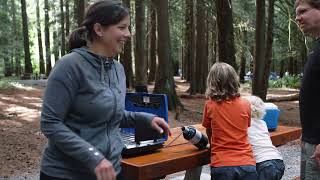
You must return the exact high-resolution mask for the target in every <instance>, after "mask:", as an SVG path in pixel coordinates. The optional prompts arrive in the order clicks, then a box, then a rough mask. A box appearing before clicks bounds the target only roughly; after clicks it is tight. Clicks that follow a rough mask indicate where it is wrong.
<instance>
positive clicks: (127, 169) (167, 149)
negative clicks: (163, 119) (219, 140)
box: [122, 124, 301, 180]
mask: <svg viewBox="0 0 320 180" xmlns="http://www.w3.org/2000/svg"><path fill="white" fill-rule="evenodd" d="M193 126H194V127H196V128H197V129H198V130H200V131H201V132H203V133H205V128H203V127H202V126H201V124H196V125H193ZM180 133H181V128H180V127H177V128H173V129H172V136H171V137H169V138H168V140H167V141H166V144H165V146H164V147H163V148H161V149H160V150H157V151H155V152H153V153H150V154H145V155H141V156H136V157H129V158H123V160H122V170H123V173H124V177H125V178H126V179H130V180H150V179H158V178H160V177H163V176H166V175H168V174H172V173H176V172H179V171H183V170H187V169H192V168H195V167H198V166H202V165H206V164H209V163H210V151H209V149H204V150H198V149H197V148H196V147H195V146H194V145H192V144H190V143H189V142H188V141H186V140H185V139H184V138H183V136H182V135H181V136H180V137H179V138H177V140H176V141H174V142H173V143H172V144H170V145H169V146H166V145H168V143H170V142H171V141H172V140H173V139H174V138H176V137H177V136H178V135H179V134H180ZM300 135H301V128H298V127H288V126H278V128H277V129H276V130H275V131H273V132H271V133H270V136H271V140H272V142H273V144H274V145H275V146H279V145H282V144H285V143H287V142H289V141H292V140H296V139H298V138H299V137H300Z"/></svg>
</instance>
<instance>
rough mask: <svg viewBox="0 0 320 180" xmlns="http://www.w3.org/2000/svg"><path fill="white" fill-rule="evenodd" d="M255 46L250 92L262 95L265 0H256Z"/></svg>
mask: <svg viewBox="0 0 320 180" xmlns="http://www.w3.org/2000/svg"><path fill="white" fill-rule="evenodd" d="M256 4H257V8H256V34H255V39H256V47H255V57H254V65H253V66H254V68H253V81H252V94H253V95H256V96H259V97H260V98H262V99H263V100H265V97H264V83H263V82H264V68H265V62H266V61H265V49H266V47H265V45H266V40H265V32H266V31H265V30H266V23H265V0H256Z"/></svg>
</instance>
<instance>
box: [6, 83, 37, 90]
mask: <svg viewBox="0 0 320 180" xmlns="http://www.w3.org/2000/svg"><path fill="white" fill-rule="evenodd" d="M10 84H11V85H12V86H13V87H15V88H17V89H23V90H27V91H31V90H35V88H33V87H31V86H24V85H23V84H21V83H18V82H10Z"/></svg>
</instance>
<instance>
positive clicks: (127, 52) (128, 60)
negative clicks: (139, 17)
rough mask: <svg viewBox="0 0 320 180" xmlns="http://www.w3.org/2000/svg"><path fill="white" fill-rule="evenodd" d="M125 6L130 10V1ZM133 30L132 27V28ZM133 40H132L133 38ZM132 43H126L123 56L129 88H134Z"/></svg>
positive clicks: (124, 1)
mask: <svg viewBox="0 0 320 180" xmlns="http://www.w3.org/2000/svg"><path fill="white" fill-rule="evenodd" d="M123 4H124V5H125V6H127V8H129V9H130V7H131V6H130V0H123ZM130 28H131V26H130ZM131 39H132V38H131ZM131 42H132V41H131V40H130V41H128V42H126V44H125V45H124V50H123V53H122V54H121V60H122V62H123V67H124V71H125V73H126V85H127V87H128V88H133V87H134V79H133V78H134V76H133V69H132V43H131Z"/></svg>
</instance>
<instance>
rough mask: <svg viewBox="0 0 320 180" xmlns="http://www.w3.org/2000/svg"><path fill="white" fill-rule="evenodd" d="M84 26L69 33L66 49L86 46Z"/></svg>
mask: <svg viewBox="0 0 320 180" xmlns="http://www.w3.org/2000/svg"><path fill="white" fill-rule="evenodd" d="M86 45H87V41H86V27H85V26H82V27H79V28H77V29H75V30H73V31H72V32H71V33H70V35H69V41H68V51H71V50H72V49H75V48H80V47H82V46H86Z"/></svg>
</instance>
